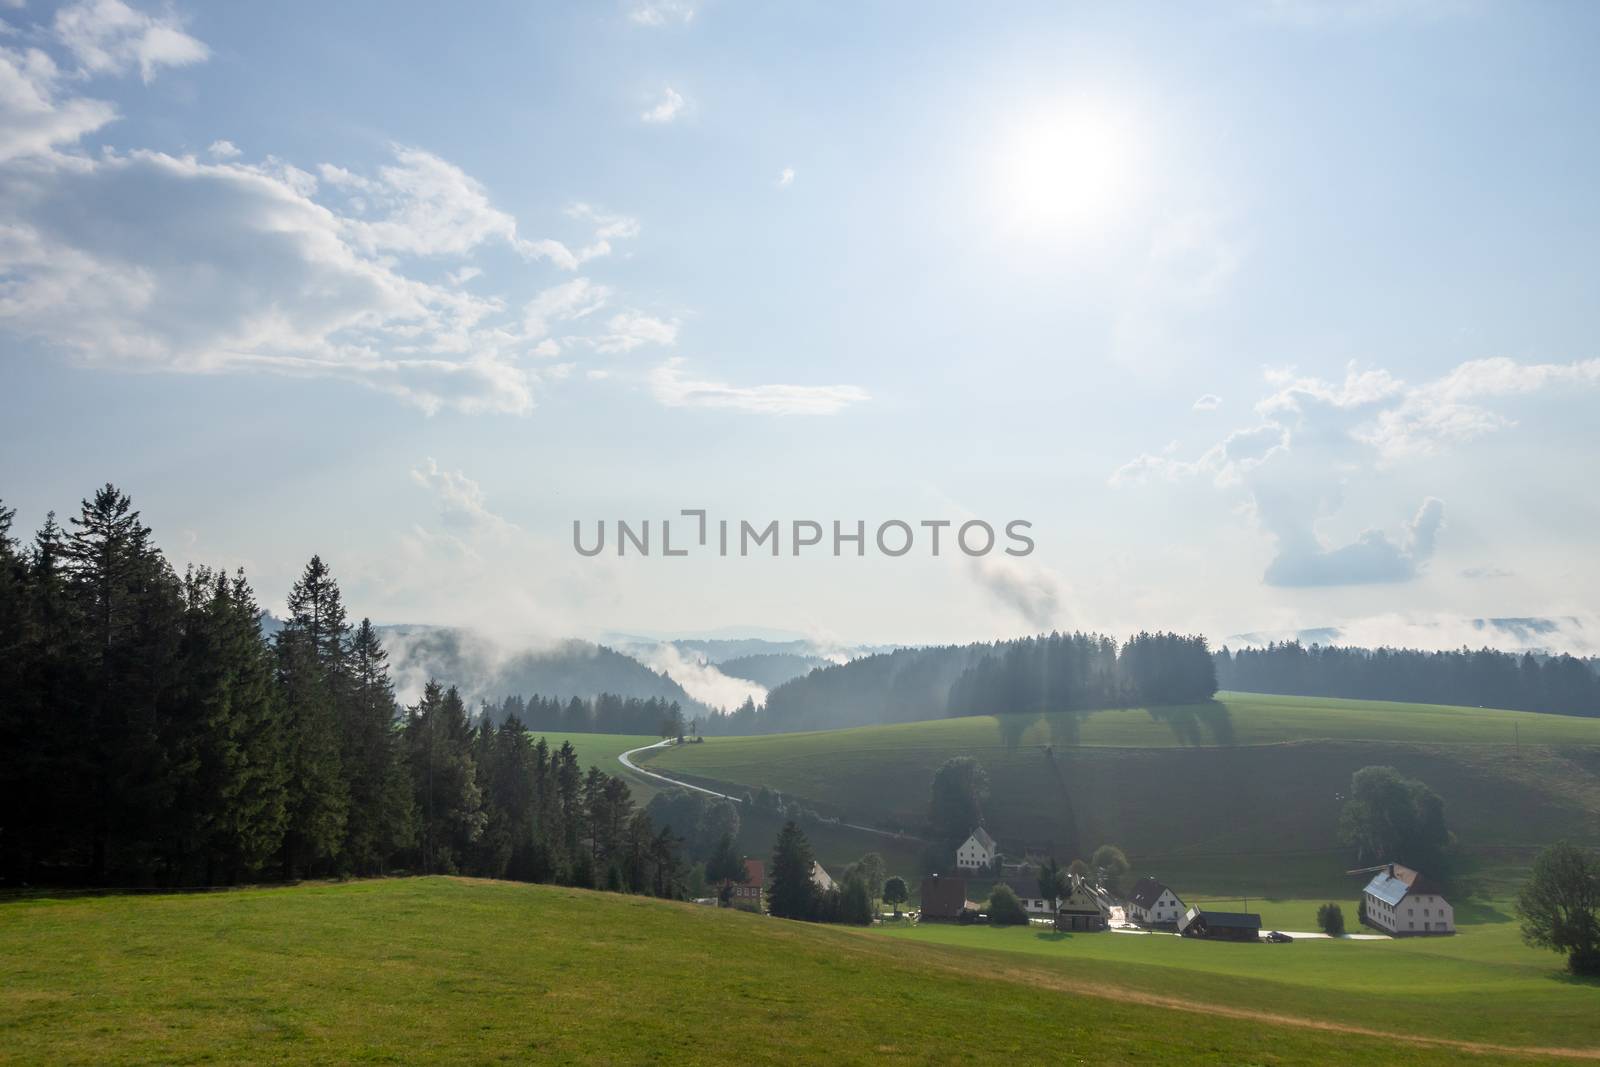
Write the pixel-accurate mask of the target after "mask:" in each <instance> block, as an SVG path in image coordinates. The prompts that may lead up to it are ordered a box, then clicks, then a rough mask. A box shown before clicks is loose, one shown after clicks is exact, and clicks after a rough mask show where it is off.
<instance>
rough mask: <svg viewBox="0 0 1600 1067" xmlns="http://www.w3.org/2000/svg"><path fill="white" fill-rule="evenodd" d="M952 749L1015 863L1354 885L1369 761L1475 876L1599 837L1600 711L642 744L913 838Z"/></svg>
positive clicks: (1314, 715) (1139, 715) (872, 731)
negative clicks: (1116, 861) (1407, 789)
mask: <svg viewBox="0 0 1600 1067" xmlns="http://www.w3.org/2000/svg"><path fill="white" fill-rule="evenodd" d="M961 755H966V756H973V757H976V758H977V759H978V761H979V762H980V763H982V764H983V766H984V767H985V769H986V770H987V771H988V775H989V780H990V787H991V798H990V801H989V805H988V808H987V810H986V812H985V815H986V822H987V824H988V826H989V827H990V829H991V831H992V832H993V833H994V834H995V836H996V837H997V838H998V839H999V840H1000V843H1001V846H1002V848H1003V849H1007V850H1010V851H1011V852H1012V854H1017V853H1020V851H1021V850H1022V848H1024V847H1033V848H1039V849H1043V850H1047V851H1050V852H1053V853H1055V854H1056V855H1058V856H1061V857H1063V858H1068V857H1072V856H1076V855H1086V854H1087V853H1088V852H1089V851H1090V850H1092V849H1093V848H1094V847H1095V846H1097V845H1099V844H1102V843H1104V842H1115V843H1117V844H1119V845H1121V846H1123V847H1124V848H1125V849H1126V850H1127V851H1128V853H1129V855H1130V856H1131V857H1132V859H1133V861H1134V866H1135V868H1136V869H1137V870H1138V872H1139V873H1151V874H1156V875H1158V876H1160V877H1162V878H1164V879H1166V880H1169V881H1174V882H1178V883H1183V884H1186V885H1190V886H1192V887H1194V888H1195V889H1197V890H1201V891H1204V892H1211V893H1228V894H1240V893H1252V894H1255V895H1277V896H1295V895H1320V894H1325V893H1333V892H1339V891H1341V890H1342V889H1347V888H1348V881H1347V880H1342V875H1341V872H1342V870H1343V869H1344V868H1345V867H1346V866H1348V862H1347V861H1348V859H1349V856H1348V854H1347V853H1346V851H1345V850H1344V849H1343V848H1342V847H1341V846H1340V843H1339V841H1338V838H1337V833H1336V826H1337V820H1338V814H1339V810H1340V806H1341V803H1342V796H1343V794H1344V793H1345V792H1346V791H1347V790H1348V788H1349V783H1350V776H1351V774H1352V773H1353V772H1354V771H1355V770H1357V769H1359V768H1361V767H1364V766H1369V765H1372V764H1387V765H1390V766H1393V767H1396V768H1398V769H1399V770H1400V771H1401V772H1402V773H1404V774H1407V775H1409V776H1412V777H1415V778H1419V779H1421V780H1422V781H1424V782H1426V783H1427V784H1428V785H1429V786H1431V787H1432V788H1433V789H1434V790H1435V791H1436V792H1438V793H1439V794H1440V795H1441V796H1442V797H1443V798H1444V801H1445V805H1446V810H1447V813H1448V817H1449V821H1450V825H1451V827H1452V829H1453V830H1454V831H1455V832H1456V834H1457V837H1458V839H1459V842H1460V844H1461V847H1462V850H1463V854H1464V855H1466V856H1467V857H1468V858H1469V859H1470V860H1471V862H1472V864H1473V865H1474V866H1475V868H1476V869H1478V870H1480V871H1482V872H1489V871H1494V872H1499V871H1502V870H1508V871H1510V872H1513V873H1514V872H1515V871H1516V870H1517V869H1519V868H1520V867H1521V866H1523V865H1524V864H1525V862H1526V860H1527V857H1528V855H1529V854H1530V853H1531V850H1532V849H1533V848H1534V847H1535V846H1538V845H1542V844H1547V843H1549V842H1551V841H1554V840H1556V839H1558V838H1562V837H1568V838H1572V839H1574V840H1579V841H1591V842H1596V843H1600V818H1597V813H1600V719H1586V718H1574V717H1568V716H1557V715H1543V714H1538V713H1533V712H1517V711H1499V710H1493V709H1482V708H1452V707H1440V706H1434V705H1417V704H1392V703H1382V702H1367V701H1349V700H1331V699H1321V698H1310V697H1276V696H1263V695H1256V694H1237V693H1231V694H1223V695H1222V696H1221V697H1219V699H1217V700H1216V701H1213V702H1210V703H1208V704H1203V705H1193V706H1185V707H1177V708H1149V709H1143V708H1133V709H1116V710H1106V711H1094V712H1087V713H1058V714H1048V715H1042V716H1039V715H1035V716H974V717H967V718H960V719H944V720H935V721H929V722H915V723H904V724H897V725H890V726H870V727H860V728H856V729H849V730H834V731H826V732H818V733H805V734H773V735H761V736H754V737H723V738H712V739H710V740H708V741H707V742H706V743H704V744H701V745H690V746H682V747H675V748H670V749H666V750H662V751H659V752H656V753H651V757H652V759H651V766H652V767H653V768H656V769H659V770H662V771H665V772H668V773H673V774H681V775H684V776H685V777H688V778H691V779H695V780H704V781H708V782H720V783H726V784H730V785H734V786H736V787H738V788H740V789H758V788H759V787H761V786H762V785H768V786H771V787H772V788H774V789H777V790H779V791H780V792H783V793H785V794H787V795H793V796H796V797H799V798H803V800H804V801H805V803H806V804H808V805H809V806H812V807H815V808H816V809H817V810H818V811H821V812H823V813H824V814H834V815H843V816H845V817H847V818H848V819H850V820H851V821H860V822H866V823H869V824H873V825H880V826H886V827H890V828H903V829H905V830H907V831H911V832H917V831H918V830H919V828H920V827H921V826H922V824H923V820H924V817H925V813H926V810H927V801H928V788H929V783H930V781H931V780H932V777H933V773H934V771H935V770H937V768H938V767H939V766H940V764H942V763H943V762H944V761H945V760H946V759H949V758H950V757H952V756H961ZM1497 877H1498V875H1497ZM1506 887H1507V886H1506V883H1504V882H1503V881H1501V882H1497V883H1496V885H1494V886H1491V887H1486V888H1490V889H1494V890H1496V891H1498V890H1503V889H1505V888H1506Z"/></svg>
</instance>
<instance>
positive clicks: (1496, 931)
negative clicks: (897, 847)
mask: <svg viewBox="0 0 1600 1067" xmlns="http://www.w3.org/2000/svg"><path fill="white" fill-rule="evenodd" d="M1320 903H1321V901H1320V900H1292V901H1287V900H1286V901H1277V902H1273V903H1271V904H1268V905H1266V906H1265V907H1261V906H1260V902H1258V901H1253V900H1252V901H1251V902H1250V905H1251V907H1252V908H1253V909H1255V910H1258V911H1261V912H1262V917H1263V920H1264V922H1265V923H1266V925H1267V927H1268V928H1272V929H1285V930H1314V929H1316V925H1315V922H1314V917H1315V914H1316V908H1317V905H1318V904H1320ZM1341 903H1342V904H1343V906H1344V909H1345V914H1346V916H1347V917H1349V918H1350V919H1352V920H1353V919H1354V917H1355V903H1354V902H1353V901H1342V902H1341ZM1510 911H1511V908H1510V905H1509V904H1508V903H1504V902H1501V903H1500V904H1499V905H1498V906H1497V907H1489V908H1482V909H1478V910H1477V912H1476V914H1475V915H1474V916H1473V918H1475V919H1476V920H1477V921H1475V922H1472V923H1470V924H1468V925H1464V926H1463V927H1462V928H1461V932H1460V933H1459V934H1457V935H1456V936H1454V937H1445V938H1402V939H1399V940H1394V941H1387V940H1385V941H1350V940H1339V941H1330V940H1309V939H1302V940H1299V941H1296V942H1294V943H1293V944H1289V945H1268V944H1264V943H1262V944H1254V945H1250V944H1243V945H1241V944H1217V943H1208V942H1203V941H1193V940H1189V939H1187V938H1181V937H1176V936H1172V935H1161V934H1148V935H1145V934H1118V933H1102V934H1076V935H1073V934H1061V933H1056V932H1055V931H1053V930H1049V929H1047V928H1038V927H1034V928H1017V927H1001V928H991V927H983V926H955V925H950V924H934V923H927V924H923V925H919V926H915V927H909V926H902V927H893V928H885V931H884V933H883V935H882V936H888V937H892V938H896V939H899V940H908V941H916V942H922V943H932V944H942V945H954V946H959V947H962V948H965V949H968V950H975V951H980V952H982V953H984V954H985V956H988V955H989V954H991V953H1005V954H1010V955H1017V956H1022V957H1027V958H1028V959H1030V960H1035V961H1039V962H1042V963H1044V964H1045V965H1047V966H1049V967H1051V968H1055V969H1058V970H1059V971H1060V972H1061V973H1063V974H1065V975H1069V976H1071V977H1074V978H1081V979H1084V980H1089V979H1093V978H1098V979H1100V980H1103V981H1106V982H1110V983H1113V984H1116V985H1120V986H1125V987H1128V988H1132V989H1137V990H1142V991H1146V992H1150V993H1156V994H1164V995H1170V996H1183V997H1190V998H1193V999H1195V1000H1198V1001H1217V1002H1225V1003H1230V1004H1255V1005H1270V1006H1271V1007H1272V1008H1273V1010H1275V1011H1280V1012H1285V1013H1288V1014H1292V1015H1301V1016H1306V1017H1308V1018H1315V1019H1322V1020H1328V1021H1333V1022H1341V1023H1351V1024H1357V1025H1362V1026H1369V1027H1376V1028H1379V1029H1386V1030H1388V1029H1393V1030H1397V1031H1407V1032H1415V1033H1422V1034H1430V1035H1435V1036H1440V1037H1452V1038H1466V1039H1469V1040H1477V1041H1491V1042H1497V1043H1504V1044H1516V1045H1551V1044H1554V1045H1565V1046H1582V1047H1592V1046H1597V1045H1600V982H1588V983H1585V982H1578V981H1575V980H1571V979H1569V978H1568V977H1567V975H1566V974H1565V972H1564V971H1563V970H1562V969H1561V963H1562V961H1561V958H1560V957H1559V956H1557V955H1555V954H1554V953H1550V952H1544V951H1538V950H1534V949H1531V948H1529V947H1527V946H1526V945H1524V944H1523V943H1522V942H1521V939H1520V937H1519V934H1518V927H1517V924H1516V923H1515V922H1514V921H1512V920H1511V918H1510Z"/></svg>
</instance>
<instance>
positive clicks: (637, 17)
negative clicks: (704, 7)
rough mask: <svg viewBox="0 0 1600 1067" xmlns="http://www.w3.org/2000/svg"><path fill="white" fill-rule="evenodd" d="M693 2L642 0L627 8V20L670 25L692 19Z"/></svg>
mask: <svg viewBox="0 0 1600 1067" xmlns="http://www.w3.org/2000/svg"><path fill="white" fill-rule="evenodd" d="M696 6H697V5H695V4H693V3H691V2H690V0H644V2H642V3H636V4H634V5H633V6H632V7H630V8H629V9H628V20H629V21H630V22H632V23H634V24H635V25H638V26H670V25H671V24H673V23H675V22H676V23H680V24H687V23H690V22H693V21H694V15H695V10H696Z"/></svg>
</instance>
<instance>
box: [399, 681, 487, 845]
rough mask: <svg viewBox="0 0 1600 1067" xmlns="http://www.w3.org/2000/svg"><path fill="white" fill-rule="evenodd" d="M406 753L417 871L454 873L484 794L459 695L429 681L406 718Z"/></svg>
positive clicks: (474, 833)
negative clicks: (414, 816)
mask: <svg viewBox="0 0 1600 1067" xmlns="http://www.w3.org/2000/svg"><path fill="white" fill-rule="evenodd" d="M406 751H407V754H408V757H409V762H410V765H411V781H412V787H413V788H414V789H415V791H416V805H417V828H418V829H417V837H418V845H419V850H420V857H421V867H422V869H423V870H424V871H427V872H430V873H439V872H442V873H447V874H454V873H456V872H457V871H459V870H460V869H461V867H462V866H463V865H464V864H465V863H466V862H467V860H468V858H469V856H470V855H471V851H472V848H473V846H474V845H475V844H476V842H477V840H478V838H479V836H480V835H481V834H482V833H483V825H484V821H485V820H484V813H483V796H482V793H481V792H480V790H479V788H478V780H477V767H476V764H475V763H474V761H473V758H472V727H471V725H470V724H469V723H468V721H467V709H466V706H465V705H464V704H463V703H462V702H461V694H460V693H459V692H458V691H457V690H456V688H455V687H454V686H452V687H451V688H450V689H449V690H448V691H446V690H443V689H442V688H441V687H440V685H439V683H438V682H429V683H428V684H427V687H426V688H425V689H424V690H423V694H422V700H421V701H419V702H418V703H417V704H416V705H414V706H413V707H412V708H411V709H410V711H409V713H408V715H407V719H406Z"/></svg>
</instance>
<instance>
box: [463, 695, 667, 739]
mask: <svg viewBox="0 0 1600 1067" xmlns="http://www.w3.org/2000/svg"><path fill="white" fill-rule="evenodd" d="M480 717H481V718H484V719H489V720H492V721H494V722H506V721H508V720H510V719H516V720H517V721H518V722H521V723H522V724H523V725H524V726H526V727H527V728H528V729H530V730H535V731H537V730H549V731H552V732H558V733H572V734H653V735H655V736H658V737H677V736H678V735H680V734H682V733H683V732H684V731H685V730H686V729H687V728H688V720H687V719H685V717H684V713H683V705H682V704H681V703H679V702H678V701H676V700H667V699H666V698H664V697H649V698H640V697H624V696H618V695H617V694H615V693H600V694H598V695H597V696H595V697H594V698H593V699H592V700H585V699H583V698H582V697H576V696H575V697H571V698H569V699H567V700H564V701H563V700H561V699H560V698H558V697H543V696H531V697H523V696H520V695H518V696H508V697H506V698H505V699H504V700H502V701H500V702H499V703H498V704H495V703H491V702H487V701H486V702H484V704H483V706H482V708H481V710H480Z"/></svg>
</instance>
